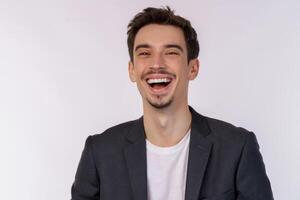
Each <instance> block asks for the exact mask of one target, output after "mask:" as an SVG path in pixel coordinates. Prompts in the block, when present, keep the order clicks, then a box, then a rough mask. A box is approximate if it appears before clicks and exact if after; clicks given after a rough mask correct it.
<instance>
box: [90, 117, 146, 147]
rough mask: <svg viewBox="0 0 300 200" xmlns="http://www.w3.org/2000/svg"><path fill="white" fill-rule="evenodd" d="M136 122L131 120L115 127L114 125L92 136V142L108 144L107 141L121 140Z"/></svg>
mask: <svg viewBox="0 0 300 200" xmlns="http://www.w3.org/2000/svg"><path fill="white" fill-rule="evenodd" d="M138 120H140V119H136V120H131V121H127V122H123V123H120V124H117V125H114V126H112V127H110V128H108V129H106V130H105V131H103V132H102V133H98V134H94V135H92V138H93V141H94V142H100V141H103V142H108V141H117V140H123V139H124V137H125V136H126V135H127V133H128V132H129V131H130V130H131V129H132V128H133V127H134V126H135V125H136V124H137V123H138Z"/></svg>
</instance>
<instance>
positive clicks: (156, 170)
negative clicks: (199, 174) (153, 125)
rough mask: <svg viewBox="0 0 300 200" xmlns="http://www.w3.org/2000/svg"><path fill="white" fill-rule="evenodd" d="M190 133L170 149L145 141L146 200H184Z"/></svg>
mask: <svg viewBox="0 0 300 200" xmlns="http://www.w3.org/2000/svg"><path fill="white" fill-rule="evenodd" d="M189 143H190V131H189V132H188V133H187V134H186V135H185V136H184V137H183V138H182V140H181V141H180V142H179V143H177V144H176V145H174V146H171V147H159V146H156V145H154V144H152V143H150V142H149V141H148V140H147V139H146V149H147V181H148V182H147V186H148V188H147V189H148V200H184V195H185V184H186V172H187V162H188V154H189V153H188V152H189Z"/></svg>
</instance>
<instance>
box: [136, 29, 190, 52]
mask: <svg viewBox="0 0 300 200" xmlns="http://www.w3.org/2000/svg"><path fill="white" fill-rule="evenodd" d="M140 44H149V45H150V46H154V47H156V46H157V47H159V46H164V45H166V44H177V45H180V46H182V48H183V49H185V48H186V45H185V39H184V34H183V31H182V30H181V29H180V28H179V27H176V26H172V25H160V24H149V25H146V26H143V27H142V28H141V29H140V30H139V31H138V32H137V34H136V36H135V40H134V47H136V46H137V45H140Z"/></svg>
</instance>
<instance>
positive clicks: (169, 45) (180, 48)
mask: <svg viewBox="0 0 300 200" xmlns="http://www.w3.org/2000/svg"><path fill="white" fill-rule="evenodd" d="M140 48H151V46H150V45H149V44H139V45H137V46H136V47H135V49H134V51H137V50H138V49H140ZM164 48H176V49H178V50H180V51H181V52H183V48H182V47H181V46H180V45H178V44H166V45H164Z"/></svg>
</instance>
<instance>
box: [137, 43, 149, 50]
mask: <svg viewBox="0 0 300 200" xmlns="http://www.w3.org/2000/svg"><path fill="white" fill-rule="evenodd" d="M140 48H150V45H149V44H139V45H137V46H136V47H135V49H134V51H137V50H138V49H140Z"/></svg>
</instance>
